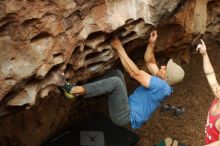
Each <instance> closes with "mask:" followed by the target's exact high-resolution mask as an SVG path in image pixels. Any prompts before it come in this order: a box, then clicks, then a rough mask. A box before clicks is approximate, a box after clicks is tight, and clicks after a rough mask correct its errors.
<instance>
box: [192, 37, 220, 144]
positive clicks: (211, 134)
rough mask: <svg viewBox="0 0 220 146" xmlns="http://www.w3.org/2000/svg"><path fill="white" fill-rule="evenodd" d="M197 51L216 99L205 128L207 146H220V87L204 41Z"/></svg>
mask: <svg viewBox="0 0 220 146" xmlns="http://www.w3.org/2000/svg"><path fill="white" fill-rule="evenodd" d="M196 50H197V51H199V52H200V54H201V55H202V57H203V69H204V73H205V75H206V78H207V80H208V83H209V86H210V87H211V89H212V92H213V94H214V95H215V98H214V100H213V102H212V105H211V107H210V108H209V111H208V117H207V124H206V126H205V134H206V136H205V138H206V144H207V145H206V146H220V135H219V133H220V86H219V83H218V81H217V79H216V76H215V71H214V69H213V67H212V64H211V62H210V60H209V56H208V53H207V51H206V45H205V43H204V41H203V40H201V44H198V46H197V48H196Z"/></svg>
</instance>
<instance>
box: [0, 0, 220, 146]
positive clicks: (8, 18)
mask: <svg viewBox="0 0 220 146" xmlns="http://www.w3.org/2000/svg"><path fill="white" fill-rule="evenodd" d="M219 6H220V3H219V1H218V0H216V1H215V0H212V1H208V0H190V1H186V0H90V1H86V0H56V1H55V0H54V1H53V0H44V1H36V0H32V1H30V0H19V1H16V0H7V1H6V0H5V1H4V0H3V1H0V82H1V84H0V101H1V102H0V105H1V107H0V111H1V112H0V119H1V120H0V131H1V132H0V145H22V146H30V145H32V146H35V145H39V144H40V143H41V142H42V141H43V140H45V139H46V138H47V137H48V136H49V135H51V134H52V133H54V132H56V131H58V130H59V129H61V128H62V127H63V126H64V125H65V124H66V123H67V121H68V118H69V116H70V115H71V114H72V111H73V110H74V107H73V106H72V105H73V104H74V101H66V100H65V99H63V98H61V97H60V96H59V94H60V93H59V92H58V91H57V89H56V86H57V84H58V81H57V73H58V72H65V74H66V79H67V80H69V81H71V82H72V83H77V82H80V81H86V80H88V79H90V78H93V77H95V76H97V75H100V74H102V73H104V72H106V71H108V70H109V69H110V68H112V67H113V65H114V62H115V61H116V60H117V58H118V56H117V54H116V53H115V52H114V50H113V49H112V48H111V46H110V45H109V39H111V37H112V36H113V35H116V36H118V37H119V38H120V39H121V41H122V43H123V45H124V46H125V48H126V51H127V52H128V53H129V52H131V51H132V50H137V49H138V48H139V47H141V46H143V45H145V44H146V40H147V39H148V36H149V33H150V31H151V30H152V29H155V28H156V29H157V30H158V33H159V38H158V41H157V50H156V51H157V52H162V53H163V54H164V55H166V56H168V57H170V56H173V57H174V58H176V59H177V60H179V61H185V62H189V59H190V51H191V48H192V47H193V46H194V45H195V42H196V41H197V40H198V38H199V37H200V36H201V35H202V34H204V33H205V31H206V30H207V31H206V36H207V37H206V38H207V39H211V38H212V37H214V38H217V37H218V36H219ZM207 8H208V11H207ZM207 16H208V21H207ZM216 41H219V37H218V38H217V39H216ZM42 98H44V99H42ZM33 105H34V106H33ZM30 107H31V108H30ZM25 108H26V109H27V110H26V109H25ZM2 131H4V132H2Z"/></svg>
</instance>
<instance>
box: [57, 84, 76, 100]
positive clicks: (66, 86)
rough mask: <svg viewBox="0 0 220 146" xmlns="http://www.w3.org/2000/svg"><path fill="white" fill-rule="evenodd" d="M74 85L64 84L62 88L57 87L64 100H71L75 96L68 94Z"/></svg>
mask: <svg viewBox="0 0 220 146" xmlns="http://www.w3.org/2000/svg"><path fill="white" fill-rule="evenodd" d="M74 87H75V86H74V85H71V84H70V83H68V82H66V83H65V84H64V85H63V86H59V90H60V91H61V92H62V93H63V94H64V96H65V97H66V98H69V99H73V98H74V97H75V96H74V95H72V94H71V93H70V91H71V90H72V88H74Z"/></svg>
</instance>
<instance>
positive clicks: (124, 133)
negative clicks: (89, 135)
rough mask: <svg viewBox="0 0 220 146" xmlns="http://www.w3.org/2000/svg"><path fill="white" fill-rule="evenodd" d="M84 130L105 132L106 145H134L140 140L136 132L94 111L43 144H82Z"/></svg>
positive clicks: (53, 145)
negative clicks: (81, 137)
mask: <svg viewBox="0 0 220 146" xmlns="http://www.w3.org/2000/svg"><path fill="white" fill-rule="evenodd" d="M84 131H90V132H98V133H103V135H104V143H105V144H104V146H133V145H134V144H135V143H137V142H138V140H139V137H138V136H137V135H136V134H135V133H133V132H132V131H129V130H127V129H126V128H124V127H121V126H117V125H115V124H114V123H113V122H112V121H111V119H109V118H108V117H106V116H104V115H103V114H102V113H92V114H91V116H90V118H87V119H85V120H83V121H81V122H79V123H76V124H73V125H72V126H71V127H70V128H69V129H67V130H64V131H63V132H61V133H60V134H58V135H57V136H55V137H53V138H51V139H49V140H47V141H46V142H45V143H44V144H43V146H81V145H80V132H84ZM93 146H96V145H93Z"/></svg>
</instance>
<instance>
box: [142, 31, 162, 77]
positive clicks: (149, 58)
mask: <svg viewBox="0 0 220 146" xmlns="http://www.w3.org/2000/svg"><path fill="white" fill-rule="evenodd" d="M156 39H157V31H156V30H155V31H153V32H151V34H150V38H149V42H148V45H147V49H146V51H145V54H144V60H145V63H146V65H147V68H148V69H149V71H150V73H151V74H152V75H154V76H155V75H156V74H157V72H158V71H159V68H158V66H157V63H156V59H155V56H154V48H155V42H156Z"/></svg>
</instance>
